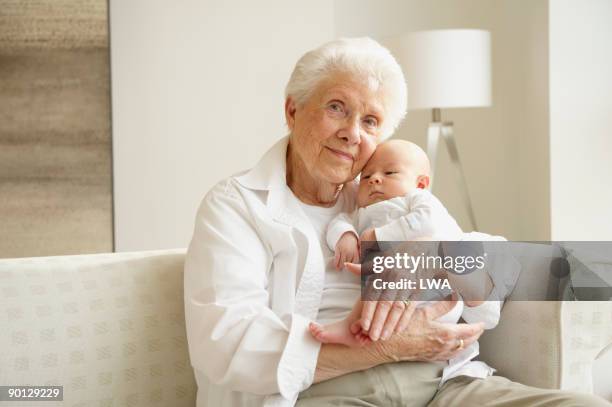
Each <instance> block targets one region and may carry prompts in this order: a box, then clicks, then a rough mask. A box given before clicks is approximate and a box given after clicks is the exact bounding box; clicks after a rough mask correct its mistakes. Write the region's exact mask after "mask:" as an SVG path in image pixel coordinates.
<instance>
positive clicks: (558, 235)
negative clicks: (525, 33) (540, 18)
mask: <svg viewBox="0 0 612 407" xmlns="http://www.w3.org/2000/svg"><path fill="white" fill-rule="evenodd" d="M550 152H551V212H552V237H553V239H555V240H610V239H612V209H611V208H612V182H611V180H610V177H611V175H612V158H611V156H612V1H610V0H589V1H572V0H550Z"/></svg>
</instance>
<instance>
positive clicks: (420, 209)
mask: <svg viewBox="0 0 612 407" xmlns="http://www.w3.org/2000/svg"><path fill="white" fill-rule="evenodd" d="M368 228H374V229H375V233H376V239H377V240H378V241H409V240H415V239H418V238H431V240H434V241H436V240H438V241H444V240H461V236H462V234H463V232H462V231H461V228H460V227H459V225H458V224H457V222H456V221H455V219H454V218H453V217H452V216H451V215H450V214H449V213H448V211H447V210H446V208H445V207H444V205H442V202H440V200H439V199H438V198H436V197H435V196H434V195H433V194H432V193H431V192H429V191H428V190H425V189H414V190H413V191H412V192H410V193H408V194H407V195H405V196H400V197H396V198H392V199H388V200H386V201H380V202H377V203H374V204H372V205H369V206H366V207H365V208H358V209H356V210H355V211H354V212H353V213H351V214H346V213H342V214H340V215H338V216H336V217H335V218H334V219H333V220H332V221H331V222H330V223H329V225H328V227H327V234H326V240H327V244H328V246H329V248H330V249H331V250H332V251H334V250H335V247H336V243H337V242H338V240H339V239H340V237H341V236H342V235H343V234H344V233H346V232H353V233H355V234H356V235H357V236H360V235H361V233H363V232H364V231H365V230H366V229H368ZM421 305H424V304H421ZM500 308H501V305H500V303H499V302H498V301H485V302H484V303H483V304H481V305H478V306H476V307H467V306H465V305H464V303H463V301H462V300H461V298H460V299H459V300H458V301H457V305H456V306H455V307H454V308H453V309H452V310H450V311H449V312H448V313H446V314H444V315H442V316H441V317H440V318H438V321H440V322H446V323H457V322H458V321H459V318H461V317H462V318H463V319H464V320H465V321H466V322H468V323H476V322H484V323H485V329H492V328H494V327H495V326H496V325H497V323H498V322H499V316H500V311H501V309H500ZM478 353H479V347H478V342H474V343H472V344H471V345H469V346H467V347H466V348H465V349H464V350H463V352H461V353H459V354H458V355H457V356H456V357H455V358H453V359H451V360H449V361H448V365H447V366H446V367H445V368H444V371H443V373H442V380H441V382H440V385H442V384H443V383H444V382H445V381H447V380H448V379H450V378H452V377H455V376H458V375H460V374H469V375H471V376H477V377H486V376H488V375H490V374H492V373H493V371H494V369H492V368H491V367H489V366H487V365H486V364H485V363H483V362H477V361H474V362H471V360H472V359H473V358H474V357H476V356H477V355H478Z"/></svg>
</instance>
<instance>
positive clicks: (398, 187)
mask: <svg viewBox="0 0 612 407" xmlns="http://www.w3.org/2000/svg"><path fill="white" fill-rule="evenodd" d="M418 168H419V165H415V163H414V162H411V160H410V156H409V155H408V156H407V154H405V151H404V149H402V148H394V147H393V146H391V145H385V144H384V143H383V144H382V145H380V146H379V147H378V148H377V149H376V151H375V152H374V154H373V155H372V157H371V158H370V160H369V161H368V163H367V164H366V166H365V167H364V169H363V171H362V172H361V180H360V182H359V192H358V194H357V205H358V206H359V207H360V208H363V207H365V206H369V205H372V204H374V203H376V202H380V201H386V200H387V199H391V198H395V197H398V196H404V195H406V194H407V193H409V192H410V191H412V190H413V189H415V188H417V178H418V177H419V175H420V174H418Z"/></svg>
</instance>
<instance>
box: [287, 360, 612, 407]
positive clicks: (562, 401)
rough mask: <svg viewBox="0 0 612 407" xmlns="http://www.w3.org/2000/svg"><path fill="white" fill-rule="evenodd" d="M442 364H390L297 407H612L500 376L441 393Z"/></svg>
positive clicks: (325, 386)
mask: <svg viewBox="0 0 612 407" xmlns="http://www.w3.org/2000/svg"><path fill="white" fill-rule="evenodd" d="M443 367H444V364H442V363H422V362H398V363H389V364H384V365H380V366H376V367H374V368H371V369H368V370H364V371H362V372H355V373H350V374H347V375H344V376H340V377H336V378H335V379H331V380H327V381H324V382H321V383H317V384H314V385H312V386H311V387H310V388H308V389H306V390H304V391H303V392H301V393H300V396H299V398H298V401H297V404H296V406H299V407H311V406H410V407H412V406H414V407H424V406H429V407H446V406H460V407H470V406H499V407H502V406H503V407H510V406H521V407H522V406H538V407H544V406H546V407H548V406H550V407H552V406H555V407H557V406H607V407H610V406H612V403H608V402H607V401H605V400H604V399H602V398H600V397H597V396H593V395H588V394H583V393H572V392H567V391H560V390H549V389H539V388H536V387H529V386H524V385H522V384H520V383H516V382H512V381H510V380H508V379H506V378H503V377H500V376H491V377H487V378H486V379H477V378H472V377H468V376H459V377H456V378H454V379H451V380H449V381H447V382H446V383H444V385H443V386H442V387H441V388H440V389H438V383H439V381H440V377H441V375H442V369H443Z"/></svg>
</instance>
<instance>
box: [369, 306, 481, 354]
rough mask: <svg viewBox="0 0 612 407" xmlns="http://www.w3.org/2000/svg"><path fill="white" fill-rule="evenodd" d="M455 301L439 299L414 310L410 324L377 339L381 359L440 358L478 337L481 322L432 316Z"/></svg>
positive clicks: (447, 310) (455, 352)
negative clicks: (384, 338)
mask: <svg viewBox="0 0 612 407" xmlns="http://www.w3.org/2000/svg"><path fill="white" fill-rule="evenodd" d="M455 304H456V301H438V302H436V303H433V304H430V305H427V306H424V307H421V308H418V309H417V310H416V311H414V315H413V317H412V319H411V322H410V325H409V326H408V327H407V329H405V330H404V331H402V332H398V334H397V335H393V336H392V337H391V338H390V339H389V340H388V341H379V342H376V343H373V344H372V345H371V346H373V347H375V348H376V351H377V353H378V354H379V355H380V357H381V358H382V360H383V362H382V363H386V362H393V361H396V362H397V361H400V360H405V361H442V360H449V359H452V358H453V357H455V356H457V355H458V354H459V352H461V351H462V350H463V349H464V348H465V347H467V346H469V345H470V344H472V343H474V342H475V341H477V340H478V338H479V337H480V335H482V332H483V331H484V324H483V323H482V322H479V323H476V324H448V323H442V322H436V321H435V319H436V318H438V317H440V316H442V315H444V314H446V313H447V312H449V311H450V310H451V309H452V308H453V307H454V306H455Z"/></svg>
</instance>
